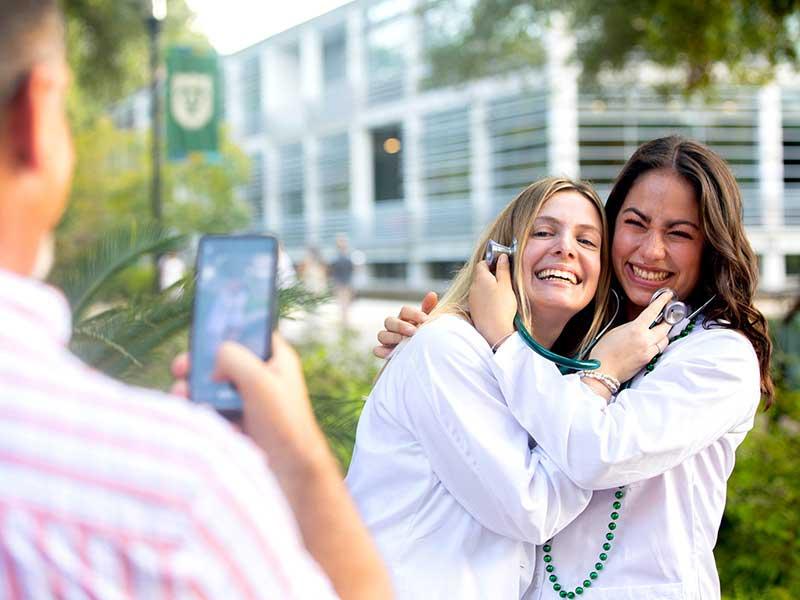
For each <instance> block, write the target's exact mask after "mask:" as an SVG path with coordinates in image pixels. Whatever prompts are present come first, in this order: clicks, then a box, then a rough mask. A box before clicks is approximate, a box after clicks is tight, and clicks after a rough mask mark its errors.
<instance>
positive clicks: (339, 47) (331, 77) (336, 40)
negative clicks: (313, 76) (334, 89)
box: [322, 27, 347, 89]
mask: <svg viewBox="0 0 800 600" xmlns="http://www.w3.org/2000/svg"><path fill="white" fill-rule="evenodd" d="M322 52H323V54H322V56H323V59H322V60H323V66H322V71H323V80H324V82H325V88H326V89H327V88H329V87H331V86H335V85H336V84H339V83H341V82H343V81H344V80H345V79H346V78H347V38H346V37H345V30H344V28H343V27H338V28H336V29H334V30H331V31H329V32H328V33H327V34H326V35H325V39H324V41H323V48H322Z"/></svg>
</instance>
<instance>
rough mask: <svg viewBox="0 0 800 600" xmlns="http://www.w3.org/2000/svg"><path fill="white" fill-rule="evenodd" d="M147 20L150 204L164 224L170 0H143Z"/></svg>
mask: <svg viewBox="0 0 800 600" xmlns="http://www.w3.org/2000/svg"><path fill="white" fill-rule="evenodd" d="M143 2H144V9H145V13H146V14H145V21H146V22H147V33H148V37H149V40H150V128H151V160H152V177H151V181H150V186H151V187H150V204H151V208H152V212H153V219H154V220H155V222H156V223H157V224H161V132H162V128H161V94H160V93H159V89H158V69H159V66H160V63H161V57H160V52H159V42H160V40H159V38H160V36H161V22H162V21H163V20H164V19H165V18H166V17H167V0H143Z"/></svg>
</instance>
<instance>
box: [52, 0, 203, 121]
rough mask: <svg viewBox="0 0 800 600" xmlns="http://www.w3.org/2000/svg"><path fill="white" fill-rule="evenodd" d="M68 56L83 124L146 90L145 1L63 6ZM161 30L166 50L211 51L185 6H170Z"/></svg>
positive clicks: (75, 1)
mask: <svg viewBox="0 0 800 600" xmlns="http://www.w3.org/2000/svg"><path fill="white" fill-rule="evenodd" d="M63 7H64V13H65V16H66V20H67V52H68V60H69V64H70V66H71V67H72V70H73V72H74V74H75V89H74V93H73V96H74V97H73V106H80V107H81V110H80V111H78V112H77V114H78V115H79V117H80V119H79V120H78V122H76V123H75V125H76V126H78V127H80V126H81V125H82V123H83V119H85V118H87V117H93V116H96V115H98V114H100V113H102V112H103V111H104V110H106V109H107V108H108V106H109V105H110V104H111V103H112V102H114V101H116V100H119V99H120V98H124V97H125V96H127V95H128V94H130V93H132V92H133V91H135V90H137V89H139V88H141V87H144V86H145V85H146V84H147V81H148V78H149V73H150V70H149V66H148V65H149V63H148V61H149V54H148V38H147V30H146V27H145V14H146V12H145V8H144V7H145V2H144V0H64V1H63ZM167 15H168V16H167V19H166V20H165V22H164V24H163V36H162V41H163V43H164V44H165V45H170V44H188V45H193V46H200V47H202V48H210V45H209V43H208V41H207V40H206V39H205V38H204V37H203V36H202V35H200V34H198V33H196V32H194V31H192V29H191V27H190V25H191V19H192V12H191V11H190V10H189V8H188V7H187V6H186V2H185V0H169V2H168V13H167Z"/></svg>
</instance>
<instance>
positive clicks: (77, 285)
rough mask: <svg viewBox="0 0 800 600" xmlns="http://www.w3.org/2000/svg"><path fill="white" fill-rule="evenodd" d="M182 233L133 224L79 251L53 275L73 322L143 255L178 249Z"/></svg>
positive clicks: (149, 225) (181, 240) (153, 226)
mask: <svg viewBox="0 0 800 600" xmlns="http://www.w3.org/2000/svg"><path fill="white" fill-rule="evenodd" d="M183 242H184V236H181V235H172V234H170V233H169V232H167V231H166V230H165V229H164V228H163V227H160V226H157V225H152V224H146V225H139V224H137V223H133V224H132V225H131V226H128V227H121V228H119V229H116V230H114V231H111V232H109V234H108V235H105V236H104V237H103V238H102V239H101V240H100V241H98V242H97V243H96V244H95V245H94V246H91V247H89V248H87V249H86V251H84V252H82V253H81V255H80V256H79V257H78V259H76V260H75V261H74V263H73V264H71V265H66V266H65V267H64V268H62V269H61V270H60V271H59V272H58V273H56V274H55V276H54V279H55V280H56V281H55V283H56V284H57V285H58V286H59V287H60V288H61V289H62V290H64V293H65V294H66V296H67V298H68V299H69V302H70V306H71V307H72V316H73V320H74V322H76V323H77V322H79V321H80V319H81V318H82V317H83V315H84V314H85V312H86V310H87V309H88V308H89V307H90V306H91V304H92V302H93V301H94V300H95V299H96V297H97V294H98V293H99V292H100V291H101V290H102V287H103V285H104V284H106V283H107V282H108V281H109V279H111V278H112V277H113V276H114V275H116V274H117V273H119V272H120V271H122V270H123V269H124V268H126V267H128V266H130V265H132V264H134V263H135V262H136V261H137V260H139V259H140V258H141V257H142V256H145V255H147V254H153V253H164V252H169V251H171V250H176V249H178V248H179V247H180V246H181V245H182V244H183Z"/></svg>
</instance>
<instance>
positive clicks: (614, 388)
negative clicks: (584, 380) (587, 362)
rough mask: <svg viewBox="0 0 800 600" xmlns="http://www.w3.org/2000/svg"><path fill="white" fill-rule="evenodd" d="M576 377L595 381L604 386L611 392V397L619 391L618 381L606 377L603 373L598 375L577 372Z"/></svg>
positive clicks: (596, 373)
mask: <svg viewBox="0 0 800 600" xmlns="http://www.w3.org/2000/svg"><path fill="white" fill-rule="evenodd" d="M578 375H579V376H580V377H588V378H589V379H596V380H597V381H599V382H600V383H602V384H603V385H604V386H606V388H608V391H609V392H611V395H612V396H613V395H614V394H616V393H617V392H618V391H619V386H620V383H619V379H617V378H616V377H612V376H611V375H606V374H605V373H600V372H599V371H578Z"/></svg>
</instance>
